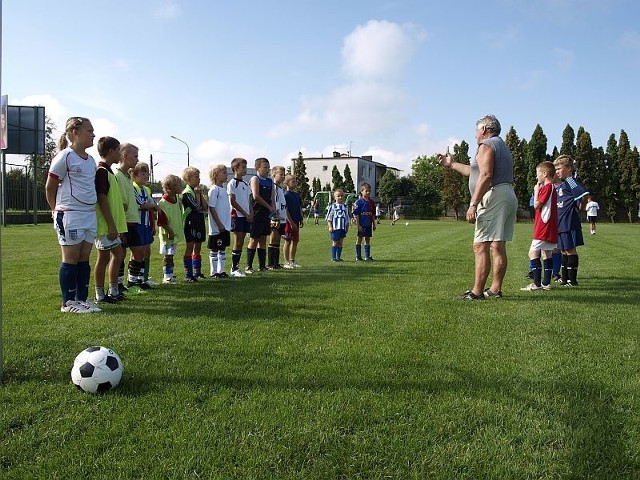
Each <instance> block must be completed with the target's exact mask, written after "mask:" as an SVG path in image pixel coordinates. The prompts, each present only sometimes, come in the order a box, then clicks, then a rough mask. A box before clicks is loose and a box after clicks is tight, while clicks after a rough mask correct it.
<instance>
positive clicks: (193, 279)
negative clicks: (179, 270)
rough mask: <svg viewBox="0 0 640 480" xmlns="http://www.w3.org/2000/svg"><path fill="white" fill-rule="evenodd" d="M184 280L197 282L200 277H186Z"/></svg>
mask: <svg viewBox="0 0 640 480" xmlns="http://www.w3.org/2000/svg"><path fill="white" fill-rule="evenodd" d="M184 281H185V282H187V283H197V282H198V279H197V278H196V277H186V278H185V279H184Z"/></svg>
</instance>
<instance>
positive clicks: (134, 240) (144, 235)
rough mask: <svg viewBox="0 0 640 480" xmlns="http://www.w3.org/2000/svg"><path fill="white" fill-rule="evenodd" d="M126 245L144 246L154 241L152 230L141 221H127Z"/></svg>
mask: <svg viewBox="0 0 640 480" xmlns="http://www.w3.org/2000/svg"><path fill="white" fill-rule="evenodd" d="M127 229H128V230H127V233H126V235H125V236H126V246H127V247H143V246H145V245H151V243H153V236H152V235H151V230H150V229H149V227H148V226H147V225H142V224H141V223H127Z"/></svg>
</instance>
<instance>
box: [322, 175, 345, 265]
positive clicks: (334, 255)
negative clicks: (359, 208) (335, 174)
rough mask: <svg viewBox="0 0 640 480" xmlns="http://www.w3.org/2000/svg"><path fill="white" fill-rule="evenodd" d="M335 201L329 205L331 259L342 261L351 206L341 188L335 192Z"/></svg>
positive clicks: (328, 223)
mask: <svg viewBox="0 0 640 480" xmlns="http://www.w3.org/2000/svg"><path fill="white" fill-rule="evenodd" d="M333 198H334V199H335V202H334V203H331V204H329V205H328V207H327V209H328V211H327V228H328V229H329V234H330V236H331V261H332V262H342V242H343V240H344V238H345V237H346V236H347V232H348V231H349V222H350V215H349V207H347V206H346V205H345V203H344V200H345V195H344V191H343V190H342V189H341V188H338V189H336V190H335V191H334V192H333Z"/></svg>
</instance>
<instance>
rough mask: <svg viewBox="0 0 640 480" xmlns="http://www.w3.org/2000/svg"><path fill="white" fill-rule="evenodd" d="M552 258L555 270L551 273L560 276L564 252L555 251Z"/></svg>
mask: <svg viewBox="0 0 640 480" xmlns="http://www.w3.org/2000/svg"><path fill="white" fill-rule="evenodd" d="M551 259H552V260H553V272H551V274H552V275H553V276H558V275H560V267H561V265H562V254H561V253H560V252H553V255H551Z"/></svg>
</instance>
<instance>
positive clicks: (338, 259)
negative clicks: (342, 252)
mask: <svg viewBox="0 0 640 480" xmlns="http://www.w3.org/2000/svg"><path fill="white" fill-rule="evenodd" d="M336 262H344V260H342V259H341V258H336Z"/></svg>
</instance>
